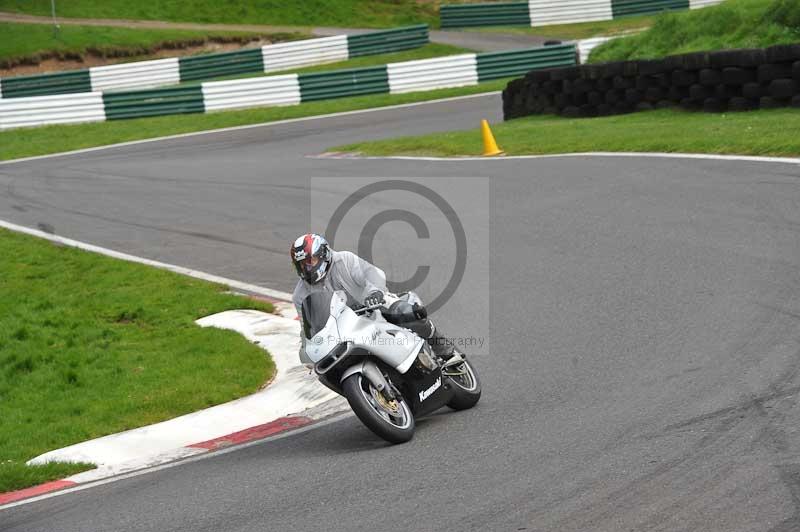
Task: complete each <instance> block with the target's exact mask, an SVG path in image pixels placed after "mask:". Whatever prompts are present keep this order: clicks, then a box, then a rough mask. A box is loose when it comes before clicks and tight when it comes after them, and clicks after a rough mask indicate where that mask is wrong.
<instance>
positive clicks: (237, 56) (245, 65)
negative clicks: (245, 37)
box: [179, 48, 264, 82]
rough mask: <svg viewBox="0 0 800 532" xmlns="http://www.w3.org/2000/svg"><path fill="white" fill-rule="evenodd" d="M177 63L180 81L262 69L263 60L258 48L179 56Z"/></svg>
mask: <svg viewBox="0 0 800 532" xmlns="http://www.w3.org/2000/svg"><path fill="white" fill-rule="evenodd" d="M179 64H180V72H181V81H182V82H183V81H197V80H203V79H211V78H218V77H221V76H234V75H236V74H252V73H255V72H263V71H264V60H263V57H262V53H261V49H260V48H250V49H249V50H237V51H236V52H226V53H221V54H207V55H195V56H191V57H181V58H180V60H179Z"/></svg>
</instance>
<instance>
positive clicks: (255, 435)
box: [187, 416, 312, 450]
mask: <svg viewBox="0 0 800 532" xmlns="http://www.w3.org/2000/svg"><path fill="white" fill-rule="evenodd" d="M311 421H312V420H311V418H307V417H302V416H292V417H282V418H279V419H276V420H275V421H270V422H269V423H264V424H263V425H256V426H255V427H250V428H249V429H244V430H240V431H239V432H234V433H233V434H228V435H227V436H221V437H219V438H214V439H213V440H208V441H203V442H200V443H193V444H191V445H188V446H187V447H197V448H199V449H209V450H215V449H220V448H222V447H228V446H230V445H237V444H240V443H245V442H248V441H253V440H260V439H262V438H266V437H267V436H273V435H275V434H278V433H279V432H284V431H287V430H292V429H296V428H299V427H302V426H304V425H308V424H309V423H311Z"/></svg>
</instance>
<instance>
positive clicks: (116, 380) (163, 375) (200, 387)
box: [0, 229, 275, 492]
mask: <svg viewBox="0 0 800 532" xmlns="http://www.w3.org/2000/svg"><path fill="white" fill-rule="evenodd" d="M0 271H2V272H3V275H2V276H0V292H2V294H3V297H2V298H0V419H2V420H3V422H2V423H0V492H4V491H10V490H15V489H20V488H24V487H27V486H31V485H35V484H38V483H41V482H45V481H48V480H52V479H55V478H62V477H64V476H66V475H69V474H72V473H76V472H78V471H82V470H85V469H88V468H91V467H92V466H91V465H88V464H49V465H46V466H36V467H30V466H26V465H25V461H26V460H29V459H31V458H33V457H35V456H37V455H39V454H41V453H44V452H46V451H49V450H53V449H58V448H61V447H65V446H67V445H71V444H74V443H78V442H81V441H85V440H88V439H91V438H96V437H99V436H103V435H106V434H111V433H115V432H119V431H122V430H127V429H131V428H134V427H141V426H144V425H149V424H151V423H156V422H158V421H163V420H165V419H169V418H173V417H175V416H179V415H182V414H186V413H189V412H194V411H197V410H200V409H202V408H206V407H209V406H212V405H215V404H219V403H224V402H226V401H229V400H231V399H234V398H237V397H241V396H243V395H247V394H249V393H252V392H254V391H256V390H257V389H258V388H259V387H260V386H261V385H263V384H264V383H265V382H267V380H268V379H269V378H270V377H271V376H272V374H273V373H274V369H275V368H274V365H273V363H272V361H271V360H270V359H269V358H268V357H266V356H265V353H264V350H263V349H261V348H259V347H257V346H255V345H253V344H251V343H250V342H248V341H247V340H245V339H244V337H242V336H240V335H238V334H236V333H233V332H231V331H223V330H220V329H211V328H209V329H204V328H201V327H198V326H197V325H195V324H194V320H195V319H197V318H200V317H202V316H206V315H209V314H213V313H215V312H220V311H223V310H228V309H235V308H257V309H261V310H266V311H269V310H271V308H270V306H269V305H268V304H262V303H258V302H255V301H252V300H249V299H245V298H242V297H238V296H234V295H230V294H225V293H223V290H225V289H224V288H223V287H221V286H217V285H213V284H209V283H205V282H202V281H198V280H195V279H191V278H188V277H184V276H181V275H178V274H174V273H170V272H166V271H162V270H157V269H154V268H150V267H147V266H143V265H140V264H132V263H128V262H124V261H119V260H115V259H111V258H108V257H103V256H100V255H96V254H92V253H87V252H84V251H80V250H77V249H74V248H69V247H63V246H56V245H54V244H52V243H50V242H48V241H45V240H40V239H37V238H34V237H30V236H26V235H20V234H17V233H12V232H9V231H6V230H2V229H0Z"/></svg>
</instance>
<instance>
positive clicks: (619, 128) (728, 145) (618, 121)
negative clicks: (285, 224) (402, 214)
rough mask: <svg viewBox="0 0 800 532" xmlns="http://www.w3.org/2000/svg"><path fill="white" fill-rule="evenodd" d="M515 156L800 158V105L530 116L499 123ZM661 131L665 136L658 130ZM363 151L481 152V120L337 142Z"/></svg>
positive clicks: (500, 135) (499, 134)
mask: <svg viewBox="0 0 800 532" xmlns="http://www.w3.org/2000/svg"><path fill="white" fill-rule="evenodd" d="M492 131H493V132H494V135H495V138H496V139H497V142H498V144H499V145H500V147H501V148H502V149H503V150H505V151H506V153H507V154H508V155H547V154H559V153H582V152H594V151H606V152H677V153H715V154H737V155H769V156H800V109H775V110H762V111H752V112H746V113H725V114H712V113H693V112H686V111H678V110H660V111H650V112H644V113H634V114H627V115H618V116H610V117H603V118H589V119H568V118H562V117H557V116H531V117H526V118H519V119H516V120H510V121H508V122H503V123H500V124H496V125H493V126H492ZM653 132H658V134H657V135H656V134H653ZM331 151H345V152H359V153H361V154H363V155H376V156H390V155H428V156H442V157H458V156H468V155H471V156H474V155H480V154H481V151H482V141H481V135H480V130H479V128H478V124H475V128H474V129H471V130H468V131H454V132H449V133H444V134H435V135H423V136H417V137H403V138H397V139H388V140H381V141H375V142H362V143H356V144H347V145H343V146H336V147H332V148H331Z"/></svg>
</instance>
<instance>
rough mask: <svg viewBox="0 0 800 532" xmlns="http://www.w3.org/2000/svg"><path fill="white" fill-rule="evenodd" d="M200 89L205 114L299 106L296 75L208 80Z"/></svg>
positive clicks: (298, 87) (298, 89)
mask: <svg viewBox="0 0 800 532" xmlns="http://www.w3.org/2000/svg"><path fill="white" fill-rule="evenodd" d="M202 87H203V103H204V105H205V110H206V111H220V110H223V109H241V108H244V107H261V106H268V105H297V104H299V103H300V85H299V84H298V82H297V74H287V75H285V76H265V77H261V78H249V79H243V80H242V79H237V80H230V81H207V82H205V83H203V85H202Z"/></svg>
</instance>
